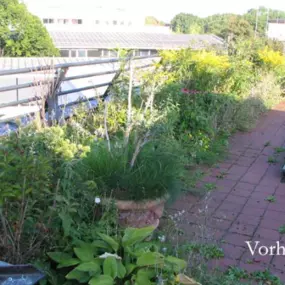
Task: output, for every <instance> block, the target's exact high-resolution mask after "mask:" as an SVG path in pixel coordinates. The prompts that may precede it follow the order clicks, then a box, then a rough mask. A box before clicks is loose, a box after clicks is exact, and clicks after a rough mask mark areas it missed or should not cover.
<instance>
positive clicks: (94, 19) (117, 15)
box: [22, 0, 145, 31]
mask: <svg viewBox="0 0 285 285" xmlns="http://www.w3.org/2000/svg"><path fill="white" fill-rule="evenodd" d="M22 2H24V3H25V4H26V6H27V8H28V10H29V11H30V12H31V13H32V14H34V15H36V16H38V17H39V18H40V19H41V20H42V22H43V24H44V25H45V26H46V28H47V29H48V30H84V31H105V30H106V31H108V30H112V31H113V30H124V31H126V30H141V29H142V28H143V27H144V22H145V15H142V14H140V13H138V10H135V7H132V6H131V5H125V6H124V1H120V7H119V6H118V5H114V3H116V2H114V1H109V2H108V1H91V0H81V1H70V0H69V1H67V0H49V1H46V0H23V1H22Z"/></svg>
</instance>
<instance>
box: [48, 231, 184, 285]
mask: <svg viewBox="0 0 285 285" xmlns="http://www.w3.org/2000/svg"><path fill="white" fill-rule="evenodd" d="M153 230H154V229H153V228H152V227H148V228H141V229H134V228H128V229H126V230H125V232H124V235H123V237H120V236H117V237H111V236H108V235H105V234H101V233H98V239H97V240H94V241H93V242H92V243H83V242H78V246H77V247H75V248H74V254H67V253H63V252H50V253H48V255H49V257H50V258H51V259H52V260H54V261H55V262H56V263H58V265H57V268H58V270H60V269H61V268H65V267H67V268H71V267H73V269H72V270H71V271H70V272H69V273H67V274H66V276H65V277H66V279H67V280H77V281H78V282H80V283H88V284H90V285H93V284H95V285H103V284H104V285H113V284H118V285H119V284H133V283H134V284H138V285H139V284H142V285H148V284H153V283H154V282H159V280H164V282H166V283H165V284H169V285H170V284H183V282H182V279H183V278H184V279H185V278H186V276H185V275H183V273H182V272H183V271H184V270H185V268H186V265H187V264H186V262H185V261H184V260H182V259H179V258H176V257H173V256H164V255H163V254H162V253H161V252H160V251H159V248H158V246H157V245H156V244H155V243H152V242H144V240H145V239H146V238H148V237H149V236H150V235H151V234H152V232H153Z"/></svg>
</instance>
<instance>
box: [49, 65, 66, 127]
mask: <svg viewBox="0 0 285 285" xmlns="http://www.w3.org/2000/svg"><path fill="white" fill-rule="evenodd" d="M67 70H68V67H66V68H60V69H57V70H56V73H55V75H56V78H55V81H54V82H53V83H52V86H51V88H50V92H49V94H48V97H47V104H48V124H49V126H51V125H52V122H53V119H54V120H55V121H58V120H59V118H60V111H59V108H58V97H57V91H58V89H59V88H60V85H61V83H62V80H63V78H64V77H65V75H66V73H67ZM53 115H54V117H53Z"/></svg>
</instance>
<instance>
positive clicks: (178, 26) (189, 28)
mask: <svg viewBox="0 0 285 285" xmlns="http://www.w3.org/2000/svg"><path fill="white" fill-rule="evenodd" d="M202 24H203V22H202V20H201V19H200V18H199V17H197V16H194V15H192V14H186V13H180V14H178V15H176V16H175V17H174V18H173V19H172V21H171V27H172V30H173V31H174V32H176V33H183V34H192V33H193V34H196V33H197V34H199V33H202V31H203V25H202Z"/></svg>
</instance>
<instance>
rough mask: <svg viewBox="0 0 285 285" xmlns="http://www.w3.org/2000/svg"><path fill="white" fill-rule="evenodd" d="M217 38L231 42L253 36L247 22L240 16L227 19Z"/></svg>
mask: <svg viewBox="0 0 285 285" xmlns="http://www.w3.org/2000/svg"><path fill="white" fill-rule="evenodd" d="M219 36H221V37H222V38H224V39H225V40H227V41H228V42H231V41H233V40H236V39H247V38H250V37H252V36H253V28H252V26H251V25H250V23H249V22H248V21H246V20H245V19H243V18H242V17H241V16H236V15H232V16H231V17H229V19H228V21H227V23H225V26H224V28H223V29H222V30H221V32H220V34H219Z"/></svg>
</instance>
